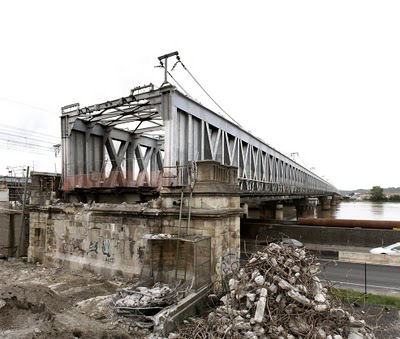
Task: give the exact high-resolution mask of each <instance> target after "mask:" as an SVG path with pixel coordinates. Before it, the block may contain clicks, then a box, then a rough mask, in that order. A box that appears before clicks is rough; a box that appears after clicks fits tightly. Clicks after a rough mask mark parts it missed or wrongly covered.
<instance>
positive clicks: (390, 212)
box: [283, 201, 400, 221]
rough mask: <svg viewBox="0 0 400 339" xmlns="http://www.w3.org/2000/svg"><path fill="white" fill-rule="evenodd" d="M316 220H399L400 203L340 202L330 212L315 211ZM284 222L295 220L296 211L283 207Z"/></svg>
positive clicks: (292, 208) (289, 207)
mask: <svg viewBox="0 0 400 339" xmlns="http://www.w3.org/2000/svg"><path fill="white" fill-rule="evenodd" d="M317 217H318V218H334V219H361V220H396V221H397V220H400V203H396V202H372V201H342V202H341V203H339V204H338V205H337V206H336V207H334V208H332V209H331V210H330V211H321V209H320V208H318V209H317ZM283 218H284V220H292V221H294V220H296V209H295V208H294V207H293V206H285V208H284V216H283Z"/></svg>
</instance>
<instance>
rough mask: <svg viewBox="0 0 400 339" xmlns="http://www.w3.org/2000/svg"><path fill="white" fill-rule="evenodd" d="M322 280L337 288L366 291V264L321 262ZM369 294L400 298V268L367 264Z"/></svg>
mask: <svg viewBox="0 0 400 339" xmlns="http://www.w3.org/2000/svg"><path fill="white" fill-rule="evenodd" d="M320 263H321V273H320V278H321V279H323V280H330V281H332V282H333V283H334V284H335V285H336V286H338V287H342V288H350V289H353V290H357V291H364V279H365V275H364V268H365V267H364V264H353V263H347V262H338V261H328V260H320ZM367 292H370V293H376V294H386V295H387V294H389V295H395V296H400V267H396V266H383V265H370V264H367Z"/></svg>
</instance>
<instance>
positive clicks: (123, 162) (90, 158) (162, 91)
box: [61, 83, 337, 195]
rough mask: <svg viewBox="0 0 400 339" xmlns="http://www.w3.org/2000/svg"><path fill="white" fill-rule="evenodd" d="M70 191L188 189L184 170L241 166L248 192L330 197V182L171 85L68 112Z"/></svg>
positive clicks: (66, 174) (65, 147)
mask: <svg viewBox="0 0 400 339" xmlns="http://www.w3.org/2000/svg"><path fill="white" fill-rule="evenodd" d="M61 113H62V115H61V128H62V156H63V180H64V190H65V191H66V192H68V191H74V190H75V189H79V188H86V189H94V188H118V187H119V188H133V187H153V188H156V189H157V188H160V187H161V186H163V185H182V184H184V180H183V179H182V176H181V175H180V173H182V171H180V170H179V168H182V167H185V166H186V165H187V164H188V163H189V162H190V161H199V160H214V161H218V162H220V163H221V164H224V165H229V166H235V167H237V168H238V171H237V172H238V180H239V187H240V191H241V192H242V194H244V195H246V194H260V195H261V194H262V195H264V194H265V195H268V194H282V195H296V194H298V195H328V194H334V193H336V192H337V190H336V188H335V187H334V186H332V185H331V184H330V183H328V182H327V181H326V180H324V179H322V178H321V177H319V176H317V175H316V174H315V173H313V172H311V171H309V170H308V169H306V168H305V167H303V166H301V165H300V164H298V163H296V162H295V161H293V160H292V159H291V158H289V157H287V156H285V155H284V154H282V153H280V152H279V151H277V150H276V149H274V148H272V147H270V146H269V145H267V144H266V143H265V142H263V141H262V140H261V139H259V138H257V137H255V136H253V135H252V134H250V133H249V132H247V131H245V130H244V129H243V128H241V127H240V126H238V125H237V124H235V123H233V122H231V121H230V120H228V119H226V118H224V117H222V116H221V115H219V114H217V113H215V112H213V111H211V110H210V109H208V108H206V107H204V106H203V105H201V104H199V103H198V102H196V101H195V100H193V99H191V98H190V97H188V96H186V95H184V94H183V93H181V92H180V91H179V90H177V88H175V87H174V86H172V85H170V84H168V83H164V84H163V85H162V86H161V87H160V88H158V89H155V88H154V86H153V85H148V86H143V87H138V88H135V89H133V90H131V94H130V95H128V96H126V97H122V98H119V99H115V100H111V101H107V102H104V103H101V104H96V105H92V106H89V107H85V108H81V107H80V105H79V104H73V105H68V106H65V107H63V108H62V112H61Z"/></svg>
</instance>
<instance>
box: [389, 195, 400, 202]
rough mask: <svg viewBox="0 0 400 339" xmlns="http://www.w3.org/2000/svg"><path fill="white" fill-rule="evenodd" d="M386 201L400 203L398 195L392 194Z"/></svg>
mask: <svg viewBox="0 0 400 339" xmlns="http://www.w3.org/2000/svg"><path fill="white" fill-rule="evenodd" d="M388 201H394V202H400V194H393V195H392V196H390V197H389V198H388Z"/></svg>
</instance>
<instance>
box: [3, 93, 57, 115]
mask: <svg viewBox="0 0 400 339" xmlns="http://www.w3.org/2000/svg"><path fill="white" fill-rule="evenodd" d="M0 100H2V101H8V102H12V103H14V104H18V105H23V106H26V107H30V108H33V109H36V110H39V111H43V112H49V113H51V111H50V110H48V109H46V108H43V107H38V106H34V105H31V104H27V103H26V102H22V101H18V100H14V99H9V98H4V97H0Z"/></svg>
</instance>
